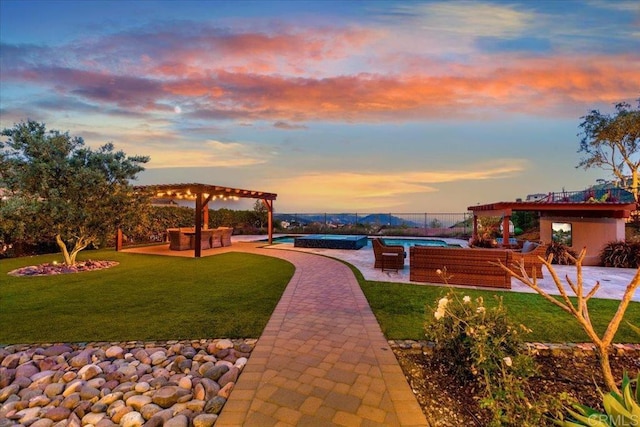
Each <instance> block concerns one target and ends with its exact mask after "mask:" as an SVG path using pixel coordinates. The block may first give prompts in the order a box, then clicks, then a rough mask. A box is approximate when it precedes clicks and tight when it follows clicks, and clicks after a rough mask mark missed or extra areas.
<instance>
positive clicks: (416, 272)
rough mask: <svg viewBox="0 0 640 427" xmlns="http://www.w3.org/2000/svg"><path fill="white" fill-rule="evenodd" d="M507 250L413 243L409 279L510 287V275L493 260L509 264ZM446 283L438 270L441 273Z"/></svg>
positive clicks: (509, 256) (510, 253)
mask: <svg viewBox="0 0 640 427" xmlns="http://www.w3.org/2000/svg"><path fill="white" fill-rule="evenodd" d="M511 255H512V252H511V251H509V250H506V249H476V248H442V247H432V246H412V247H411V248H410V249H409V279H410V280H411V281H412V282H431V283H448V284H454V285H467V286H485V287H490V288H504V289H511V275H510V274H509V273H508V272H506V271H505V270H504V269H502V268H501V267H500V266H499V265H494V264H492V262H494V263H498V262H501V263H502V264H503V265H505V266H508V265H510V264H511ZM445 268H446V273H447V276H448V277H447V279H446V282H445V280H444V279H443V277H442V276H441V275H439V274H438V272H437V271H438V270H440V271H442V272H444V271H445Z"/></svg>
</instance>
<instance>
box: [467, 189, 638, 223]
mask: <svg viewBox="0 0 640 427" xmlns="http://www.w3.org/2000/svg"><path fill="white" fill-rule="evenodd" d="M536 196H538V195H536ZM539 196H540V197H536V198H535V199H534V200H531V199H530V198H527V200H526V201H520V200H518V201H515V202H495V203H489V204H485V205H477V206H469V207H468V208H467V209H469V210H470V211H472V212H473V213H474V215H476V216H501V215H511V213H512V212H513V211H527V212H540V213H541V214H544V215H555V216H578V217H592V218H593V217H597V218H629V217H630V216H631V212H633V211H635V210H636V209H638V204H637V203H636V202H635V200H634V198H633V195H632V194H631V193H630V192H628V191H625V190H622V189H619V188H616V189H594V188H590V189H588V190H584V191H570V192H567V191H562V192H560V193H548V194H547V195H542V194H541V195H539Z"/></svg>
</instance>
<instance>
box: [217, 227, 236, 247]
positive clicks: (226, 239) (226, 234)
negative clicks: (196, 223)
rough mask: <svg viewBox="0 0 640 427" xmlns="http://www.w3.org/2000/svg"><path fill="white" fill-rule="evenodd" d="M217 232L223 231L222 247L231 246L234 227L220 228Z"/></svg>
mask: <svg viewBox="0 0 640 427" xmlns="http://www.w3.org/2000/svg"><path fill="white" fill-rule="evenodd" d="M217 230H222V238H221V240H222V246H231V235H232V234H233V227H218V228H217Z"/></svg>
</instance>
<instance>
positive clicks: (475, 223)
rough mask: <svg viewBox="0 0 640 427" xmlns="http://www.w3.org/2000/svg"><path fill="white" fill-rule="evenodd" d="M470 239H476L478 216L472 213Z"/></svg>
mask: <svg viewBox="0 0 640 427" xmlns="http://www.w3.org/2000/svg"><path fill="white" fill-rule="evenodd" d="M471 238H472V239H473V240H477V239H478V215H476V214H475V212H474V213H473V234H472V235H471Z"/></svg>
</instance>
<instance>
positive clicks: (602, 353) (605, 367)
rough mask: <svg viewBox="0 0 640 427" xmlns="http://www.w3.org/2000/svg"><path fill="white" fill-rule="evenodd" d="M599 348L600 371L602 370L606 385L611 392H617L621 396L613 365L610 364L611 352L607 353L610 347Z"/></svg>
mask: <svg viewBox="0 0 640 427" xmlns="http://www.w3.org/2000/svg"><path fill="white" fill-rule="evenodd" d="M597 348H598V356H599V357H598V359H600V369H602V376H603V378H604V383H605V384H606V385H607V387H608V388H609V390H611V391H615V392H616V393H618V394H619V393H620V390H619V389H618V385H617V384H616V380H615V379H614V378H613V373H612V372H611V364H610V363H609V352H608V351H607V349H608V346H605V347H601V346H598V347H597Z"/></svg>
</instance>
